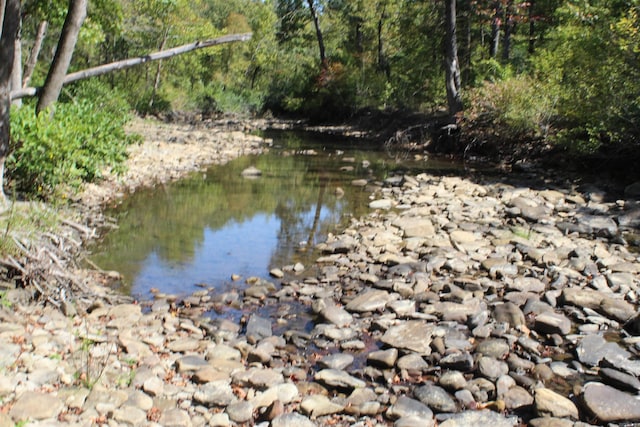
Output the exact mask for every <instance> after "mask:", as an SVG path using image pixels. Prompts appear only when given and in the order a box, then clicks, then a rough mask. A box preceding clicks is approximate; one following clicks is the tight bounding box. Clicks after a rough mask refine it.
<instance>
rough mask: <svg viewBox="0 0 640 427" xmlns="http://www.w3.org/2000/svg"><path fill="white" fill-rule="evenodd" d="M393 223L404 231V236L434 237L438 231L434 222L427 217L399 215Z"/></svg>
mask: <svg viewBox="0 0 640 427" xmlns="http://www.w3.org/2000/svg"><path fill="white" fill-rule="evenodd" d="M393 225H395V226H396V227H398V228H400V229H401V230H402V231H403V232H404V237H406V238H411V237H432V236H434V235H435V233H436V231H435V228H434V227H433V223H432V222H431V221H430V220H429V219H427V218H420V217H398V218H397V219H396V220H395V221H394V222H393Z"/></svg>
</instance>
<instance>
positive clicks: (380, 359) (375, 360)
mask: <svg viewBox="0 0 640 427" xmlns="http://www.w3.org/2000/svg"><path fill="white" fill-rule="evenodd" d="M397 359H398V349H397V348H390V349H387V350H378V351H372V352H371V353H369V354H368V355H367V362H368V363H369V364H371V365H374V366H380V367H382V368H391V367H393V365H395V363H396V360H397Z"/></svg>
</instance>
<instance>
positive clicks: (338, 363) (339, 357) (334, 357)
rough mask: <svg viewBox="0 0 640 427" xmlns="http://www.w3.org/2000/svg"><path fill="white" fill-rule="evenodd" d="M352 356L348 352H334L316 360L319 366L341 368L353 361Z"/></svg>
mask: <svg viewBox="0 0 640 427" xmlns="http://www.w3.org/2000/svg"><path fill="white" fill-rule="evenodd" d="M353 360H354V357H353V356H352V355H350V354H348V353H334V354H330V355H328V356H324V357H323V358H322V359H320V360H318V366H320V367H321V368H329V369H337V370H339V371H341V370H343V369H344V368H346V367H347V366H349V365H351V364H352V363H353Z"/></svg>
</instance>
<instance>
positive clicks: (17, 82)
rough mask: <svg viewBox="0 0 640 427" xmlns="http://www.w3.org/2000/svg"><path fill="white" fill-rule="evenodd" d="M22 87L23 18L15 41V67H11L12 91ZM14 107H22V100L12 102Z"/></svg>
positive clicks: (19, 22)
mask: <svg viewBox="0 0 640 427" xmlns="http://www.w3.org/2000/svg"><path fill="white" fill-rule="evenodd" d="M21 87H22V16H21V17H20V19H19V21H18V34H17V36H16V40H15V41H14V47H13V66H12V67H11V90H12V91H13V90H17V89H20V88H21ZM11 104H12V105H13V106H14V107H19V106H21V105H22V100H20V99H14V100H12V101H11Z"/></svg>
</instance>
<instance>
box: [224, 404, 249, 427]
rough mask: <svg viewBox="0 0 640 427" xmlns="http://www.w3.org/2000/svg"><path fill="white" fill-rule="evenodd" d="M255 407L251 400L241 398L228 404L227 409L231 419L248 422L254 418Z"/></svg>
mask: <svg viewBox="0 0 640 427" xmlns="http://www.w3.org/2000/svg"><path fill="white" fill-rule="evenodd" d="M253 410H254V407H253V405H252V404H251V402H247V401H246V400H241V401H238V402H235V403H232V404H230V405H229V406H227V408H226V409H225V411H226V412H227V414H228V415H229V419H230V420H231V421H234V422H236V423H246V422H248V421H251V420H252V419H253Z"/></svg>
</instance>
